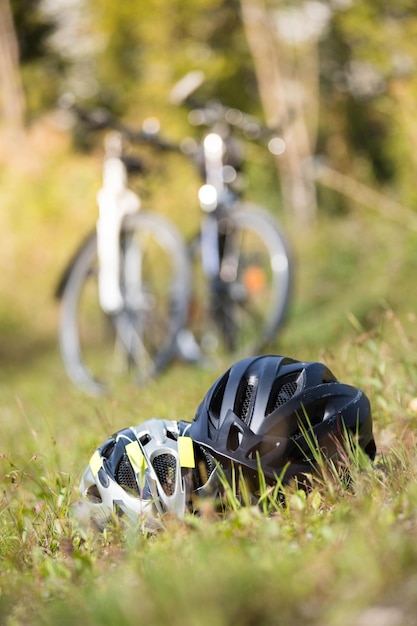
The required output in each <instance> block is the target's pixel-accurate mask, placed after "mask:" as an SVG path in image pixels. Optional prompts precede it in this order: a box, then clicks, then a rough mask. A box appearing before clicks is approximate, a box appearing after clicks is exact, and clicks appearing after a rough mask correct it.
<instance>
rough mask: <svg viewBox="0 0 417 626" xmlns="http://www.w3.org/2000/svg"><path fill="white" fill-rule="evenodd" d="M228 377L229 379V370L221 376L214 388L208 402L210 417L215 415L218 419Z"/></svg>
mask: <svg viewBox="0 0 417 626" xmlns="http://www.w3.org/2000/svg"><path fill="white" fill-rule="evenodd" d="M228 379H229V372H226V374H225V375H224V376H223V378H222V379H221V381H220V382H219V384H218V385H217V387H216V390H215V392H214V394H213V397H212V399H211V402H210V407H209V411H210V414H211V415H212V417H215V418H216V419H219V417H220V411H221V408H222V402H223V397H224V391H225V389H226V385H227V381H228Z"/></svg>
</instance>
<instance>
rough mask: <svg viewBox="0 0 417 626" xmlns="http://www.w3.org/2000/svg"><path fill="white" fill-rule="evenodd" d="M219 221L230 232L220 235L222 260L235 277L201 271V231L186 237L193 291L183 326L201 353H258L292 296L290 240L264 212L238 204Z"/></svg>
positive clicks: (278, 325) (279, 323) (275, 330)
mask: <svg viewBox="0 0 417 626" xmlns="http://www.w3.org/2000/svg"><path fill="white" fill-rule="evenodd" d="M224 222H225V224H226V229H228V230H229V232H225V233H223V234H221V236H222V237H224V241H223V243H222V247H223V261H222V264H223V263H224V260H225V257H226V255H229V262H230V259H231V265H233V264H234V266H235V267H234V269H233V271H234V272H235V276H229V278H228V280H223V279H222V278H221V276H220V277H215V278H209V277H207V276H204V275H203V271H202V267H201V265H202V263H201V253H200V235H197V237H195V238H194V239H193V240H192V241H191V242H189V245H188V250H189V256H190V264H191V266H192V272H193V279H192V280H193V289H194V291H193V293H192V296H191V304H190V314H189V321H188V327H189V328H190V330H191V331H192V333H193V336H194V338H195V340H196V342H197V343H198V345H199V347H200V350H201V352H202V354H204V355H207V356H211V357H216V356H227V355H228V356H233V357H235V358H236V359H238V358H241V357H244V356H250V355H255V354H258V353H261V352H262V351H263V350H264V349H265V348H266V347H267V346H268V344H270V342H271V341H272V340H273V339H274V338H275V337H276V335H277V333H278V331H279V329H280V328H281V326H282V325H283V323H284V321H285V318H286V314H287V311H288V307H289V303H290V299H291V290H292V281H293V276H292V274H293V268H292V259H291V255H290V249H289V244H288V242H287V240H286V238H285V236H284V235H283V233H282V231H281V228H280V226H279V224H278V222H277V221H276V220H275V219H274V218H273V216H272V215H270V214H269V213H268V212H267V211H265V210H263V209H262V208H260V207H258V206H257V205H252V204H249V203H238V204H237V205H234V206H233V207H232V210H231V211H230V212H229V214H227V215H226V217H225V219H224ZM219 229H220V231H221V229H222V219H221V218H220V220H219ZM224 269H225V268H224V267H223V270H221V272H220V274H221V273H222V271H223V272H224ZM223 278H226V277H225V276H224V277H223Z"/></svg>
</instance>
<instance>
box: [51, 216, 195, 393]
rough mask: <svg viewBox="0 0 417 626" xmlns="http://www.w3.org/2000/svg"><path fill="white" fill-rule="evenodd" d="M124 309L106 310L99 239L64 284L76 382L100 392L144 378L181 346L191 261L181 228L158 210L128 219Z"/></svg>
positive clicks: (62, 329)
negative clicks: (124, 381) (100, 283)
mask: <svg viewBox="0 0 417 626" xmlns="http://www.w3.org/2000/svg"><path fill="white" fill-rule="evenodd" d="M120 255H121V257H120V267H121V270H120V286H121V291H122V295H123V300H124V306H123V310H122V311H120V312H119V313H117V314H115V315H106V314H105V313H104V312H103V311H102V309H101V307H100V305H99V298H98V281H97V277H98V260H97V238H96V234H95V233H93V234H92V235H91V237H90V238H89V239H88V240H87V242H86V243H85V245H84V246H83V248H82V249H81V250H80V252H79V254H78V255H77V257H76V258H75V260H74V262H73V265H72V267H71V271H70V272H69V274H68V276H67V280H66V283H65V285H64V287H63V290H62V302H61V314H60V324H59V340H60V349H61V355H62V359H63V362H64V365H65V369H66V372H67V374H68V376H69V378H70V379H71V380H72V382H73V383H74V384H75V385H77V386H78V387H80V388H82V389H83V390H84V391H86V392H87V393H90V394H92V395H101V394H103V393H105V392H107V391H108V390H109V388H111V387H112V385H116V384H117V381H118V380H119V379H124V378H129V379H133V380H134V381H135V382H136V383H139V384H142V383H144V382H146V381H147V380H148V379H149V378H151V377H154V376H156V375H157V374H158V373H159V372H161V370H162V369H163V368H164V367H165V366H166V365H167V363H168V362H169V361H170V360H171V358H172V357H173V356H174V354H175V352H176V336H177V333H178V331H179V330H180V329H181V328H182V327H183V325H184V323H185V320H186V314H187V307H188V293H189V284H190V281H189V266H188V258H187V253H186V248H185V245H184V243H183V240H182V237H181V236H180V234H179V233H178V232H177V230H176V228H174V226H173V225H172V224H171V223H169V222H168V221H167V220H165V219H164V218H162V217H161V216H159V215H155V214H152V213H145V212H143V213H142V212H140V213H137V214H134V215H129V216H127V217H126V218H125V220H124V222H123V225H122V230H121V236H120Z"/></svg>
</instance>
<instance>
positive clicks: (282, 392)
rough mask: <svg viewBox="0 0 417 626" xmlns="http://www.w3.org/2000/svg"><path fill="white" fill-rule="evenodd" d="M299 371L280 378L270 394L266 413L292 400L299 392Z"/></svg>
mask: <svg viewBox="0 0 417 626" xmlns="http://www.w3.org/2000/svg"><path fill="white" fill-rule="evenodd" d="M299 375H300V374H299V372H294V373H293V374H289V375H288V376H285V377H284V378H279V379H278V380H277V381H276V383H275V385H274V387H273V389H272V392H271V395H270V396H269V402H268V407H267V410H266V414H267V415H269V414H270V413H273V412H274V411H276V409H278V408H279V407H280V406H282V405H283V404H285V403H286V402H288V400H291V398H292V397H293V396H294V395H295V394H296V393H297V389H298V380H299Z"/></svg>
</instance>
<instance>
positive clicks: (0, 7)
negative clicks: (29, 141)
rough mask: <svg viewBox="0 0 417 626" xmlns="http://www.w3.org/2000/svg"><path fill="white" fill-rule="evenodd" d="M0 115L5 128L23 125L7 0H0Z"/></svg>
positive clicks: (20, 92) (17, 128)
mask: <svg viewBox="0 0 417 626" xmlns="http://www.w3.org/2000/svg"><path fill="white" fill-rule="evenodd" d="M0 107H1V110H0V117H1V118H2V121H3V123H4V125H5V126H6V128H7V129H8V130H11V131H20V130H22V129H23V126H24V109H25V100H24V95H23V89H22V84H21V81H20V72H19V49H18V44H17V38H16V33H15V29H14V23H13V16H12V11H11V8H10V1H9V0H0Z"/></svg>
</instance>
